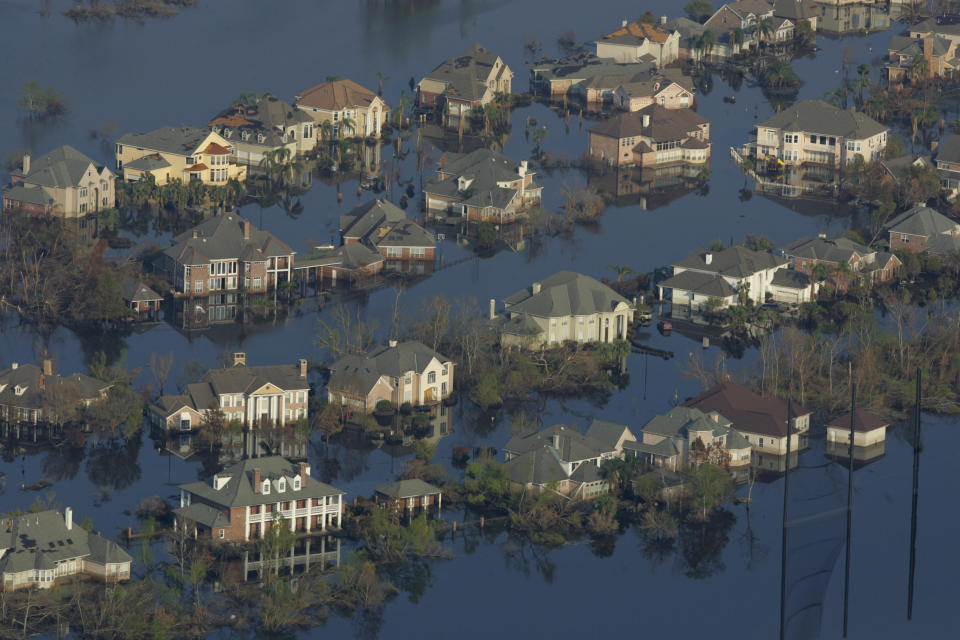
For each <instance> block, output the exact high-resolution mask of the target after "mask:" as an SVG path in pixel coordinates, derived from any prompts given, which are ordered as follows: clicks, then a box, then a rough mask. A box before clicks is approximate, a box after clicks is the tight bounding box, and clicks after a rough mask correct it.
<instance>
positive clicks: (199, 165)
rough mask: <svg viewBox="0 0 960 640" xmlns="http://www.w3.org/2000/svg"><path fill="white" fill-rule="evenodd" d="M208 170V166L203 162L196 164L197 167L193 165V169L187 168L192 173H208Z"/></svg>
mask: <svg viewBox="0 0 960 640" xmlns="http://www.w3.org/2000/svg"><path fill="white" fill-rule="evenodd" d="M206 170H207V165H205V164H203V163H202V162H201V163H200V164H195V165H193V166H192V167H187V171H191V172H192V171H206Z"/></svg>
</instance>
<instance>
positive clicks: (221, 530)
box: [220, 529, 224, 540]
mask: <svg viewBox="0 0 960 640" xmlns="http://www.w3.org/2000/svg"><path fill="white" fill-rule="evenodd" d="M223 536H224V531H223V529H220V539H221V540H223Z"/></svg>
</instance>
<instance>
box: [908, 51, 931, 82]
mask: <svg viewBox="0 0 960 640" xmlns="http://www.w3.org/2000/svg"><path fill="white" fill-rule="evenodd" d="M911 70H912V71H913V74H912V75H913V79H914V80H920V81H923V80H925V79H926V78H927V74H928V73H929V71H930V62H929V61H928V60H927V57H926V56H925V55H923V54H922V53H918V54H917V55H915V56H913V60H912V64H911Z"/></svg>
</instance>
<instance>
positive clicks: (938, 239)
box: [926, 234, 960, 256]
mask: <svg viewBox="0 0 960 640" xmlns="http://www.w3.org/2000/svg"><path fill="white" fill-rule="evenodd" d="M926 251H927V253H935V254H936V255H938V256H954V255H957V254H958V253H960V238H958V237H957V236H955V235H952V234H939V235H935V236H933V237H932V238H930V239H929V240H927V249H926Z"/></svg>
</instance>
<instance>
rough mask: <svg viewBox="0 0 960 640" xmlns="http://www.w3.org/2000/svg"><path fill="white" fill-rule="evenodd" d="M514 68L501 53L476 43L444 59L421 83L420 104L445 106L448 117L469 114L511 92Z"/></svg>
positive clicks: (419, 85)
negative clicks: (488, 49)
mask: <svg viewBox="0 0 960 640" xmlns="http://www.w3.org/2000/svg"><path fill="white" fill-rule="evenodd" d="M512 80H513V71H511V70H510V67H509V66H507V64H506V63H504V61H503V60H502V59H501V58H500V56H498V55H496V54H493V53H491V52H489V51H487V50H486V49H485V48H484V47H482V46H481V45H479V44H475V45H473V46H472V47H470V48H469V49H467V50H466V51H464V52H463V53H461V54H460V55H458V56H454V57H452V58H450V59H448V60H444V61H443V62H442V63H441V64H440V65H439V66H438V67H437V68H436V69H434V70H433V71H431V72H430V73H428V74H427V75H426V76H425V77H424V78H423V79H422V80H420V82H418V83H417V105H418V106H420V107H443V108H444V110H445V112H446V114H447V115H448V116H456V117H463V116H467V115H469V114H470V112H472V111H473V110H474V109H482V108H483V107H485V106H486V105H487V104H489V103H490V102H492V101H493V99H494V98H495V97H496V95H497V94H498V93H504V94H506V93H510V89H511V86H512Z"/></svg>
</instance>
